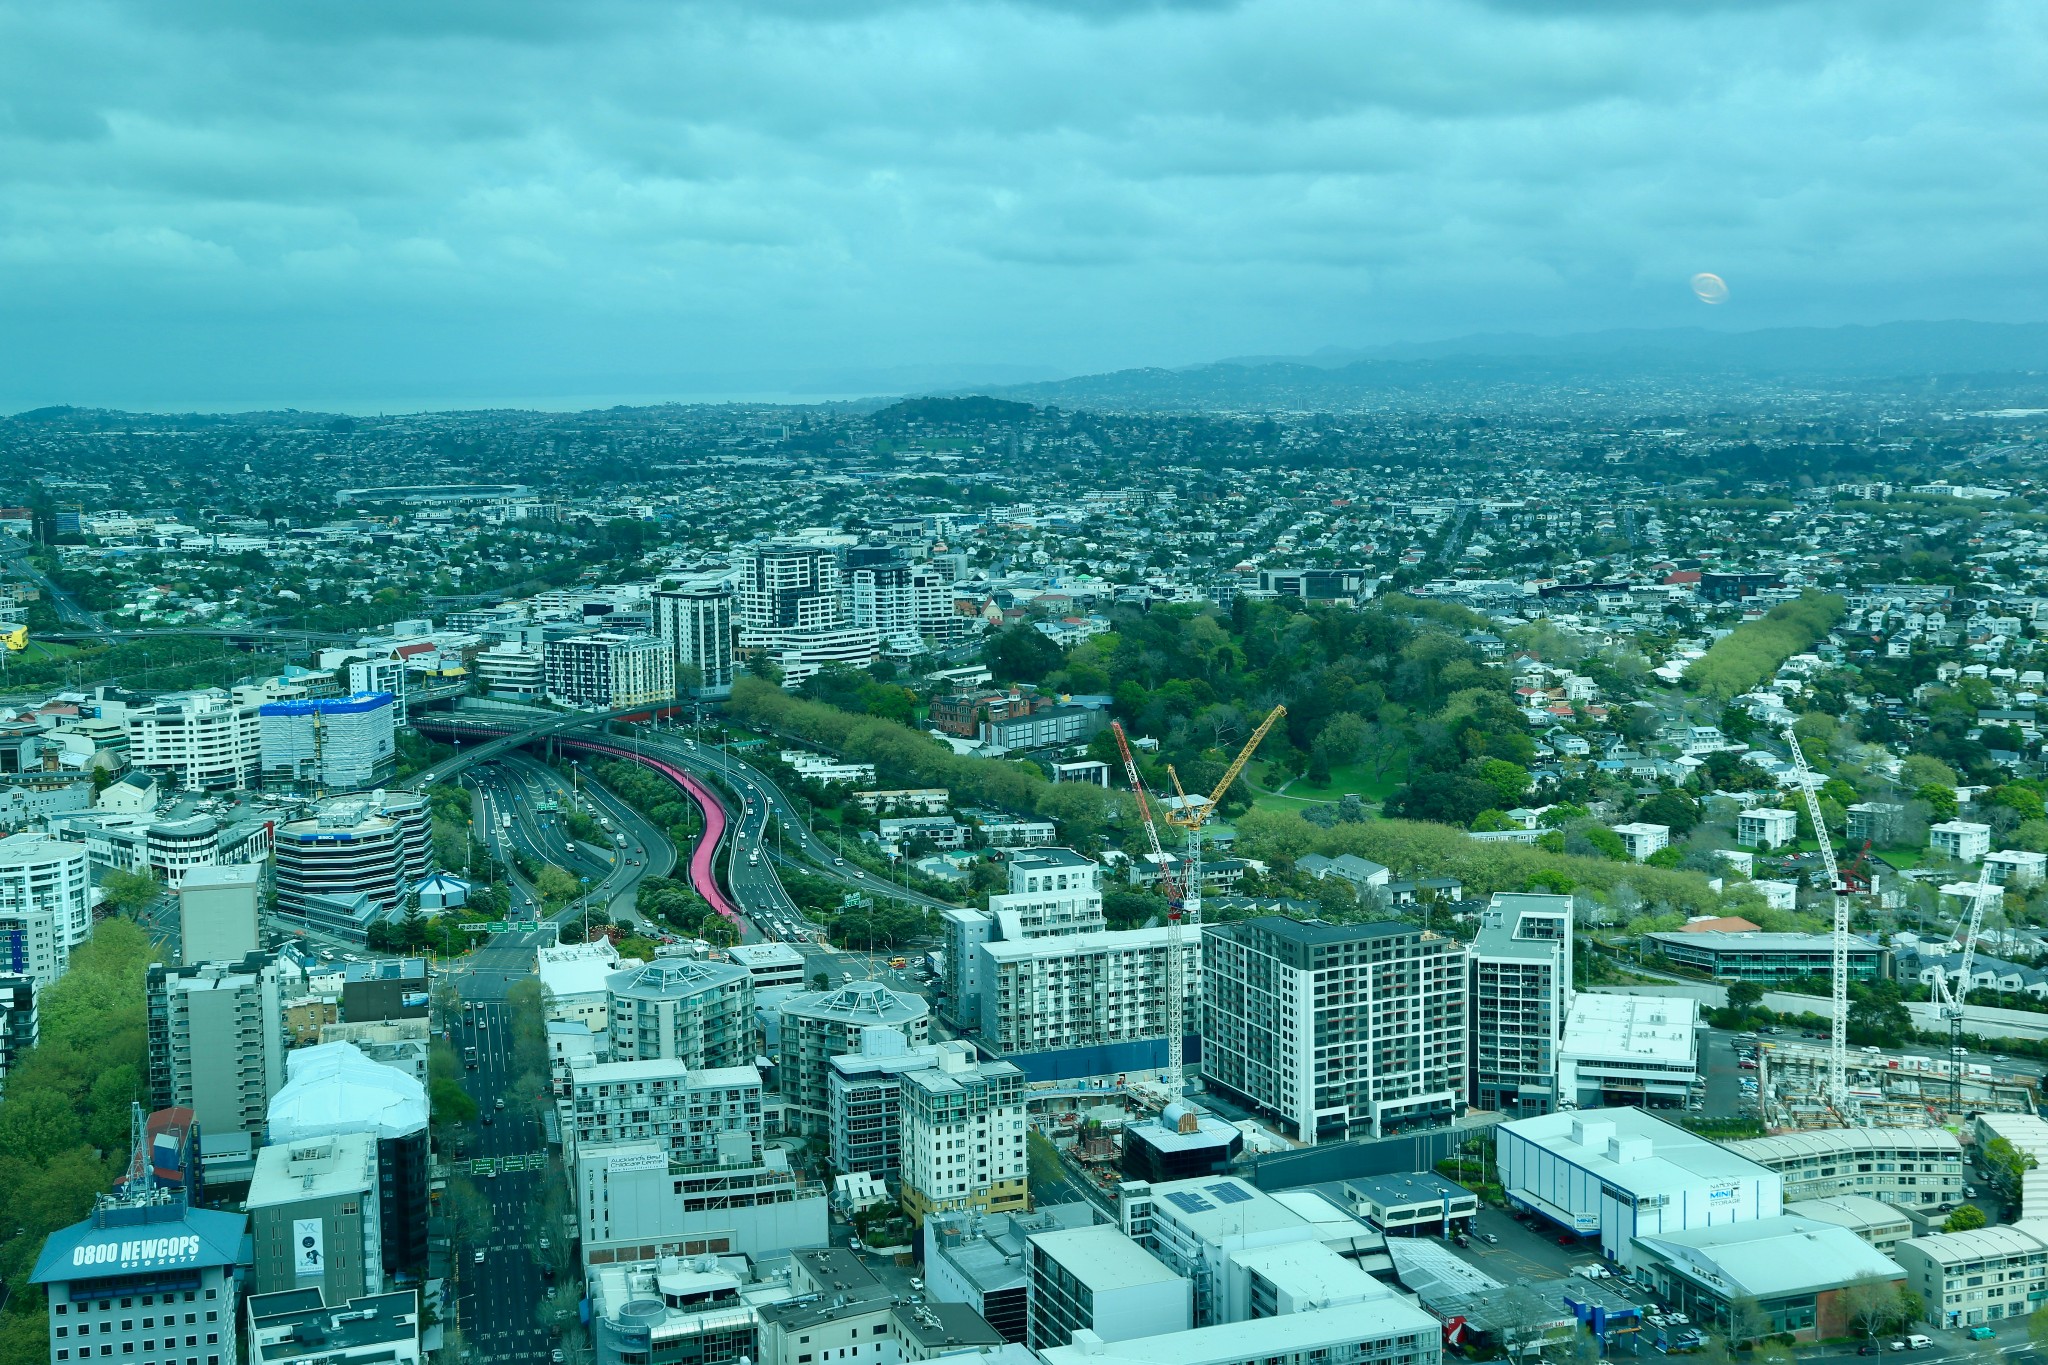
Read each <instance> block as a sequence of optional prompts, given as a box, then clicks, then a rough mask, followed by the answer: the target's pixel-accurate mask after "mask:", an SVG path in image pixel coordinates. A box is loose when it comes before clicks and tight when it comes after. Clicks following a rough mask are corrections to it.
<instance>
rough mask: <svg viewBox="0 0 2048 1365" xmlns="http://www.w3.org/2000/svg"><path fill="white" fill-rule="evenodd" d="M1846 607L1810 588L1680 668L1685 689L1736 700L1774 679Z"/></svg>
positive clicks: (1831, 626)
mask: <svg viewBox="0 0 2048 1365" xmlns="http://www.w3.org/2000/svg"><path fill="white" fill-rule="evenodd" d="M1848 610H1849V604H1848V603H1847V602H1846V601H1844V600H1843V599H1842V598H1840V597H1838V596H1836V595H1835V594H1833V593H1823V592H1816V591H1814V590H1813V589H1811V588H1809V589H1807V590H1806V591H1805V592H1803V593H1801V594H1800V595H1799V596H1798V597H1797V598H1796V599H1795V600H1793V601H1790V602H1780V603H1779V604H1778V605H1777V606H1775V607H1772V608H1771V609H1770V611H1768V612H1766V613H1765V614H1764V615H1763V616H1762V617H1761V618H1759V619H1758V620H1755V621H1750V622H1747V623H1745V624H1743V625H1740V626H1737V627H1736V628H1735V629H1734V630H1732V631H1730V632H1728V634H1726V635H1724V636H1722V637H1721V638H1720V639H1719V640H1717V641H1715V642H1714V646H1713V648H1711V649H1709V650H1708V651H1707V652H1706V653H1705V654H1703V655H1701V656H1700V657H1699V658H1697V659H1695V660H1693V661H1692V663H1691V664H1690V665H1689V666H1688V667H1687V668H1686V670H1685V681H1686V683H1687V685H1688V686H1691V687H1693V688H1695V689H1696V690H1698V691H1700V692H1703V693H1705V694H1706V695H1707V696H1709V697H1712V698H1714V699H1715V700H1717V701H1726V700H1727V699H1728V698H1730V697H1734V696H1740V695H1741V694H1742V693H1744V692H1747V691H1749V690H1750V689H1751V688H1753V687H1755V686H1756V685H1757V684H1758V683H1760V682H1763V681H1765V680H1766V679H1768V678H1770V677H1772V676H1774V675H1775V674H1776V673H1777V671H1778V667H1779V665H1781V664H1783V663H1784V662H1785V660H1787V659H1789V658H1791V657H1792V656H1793V655H1794V654H1798V653H1800V652H1802V651H1804V650H1808V649H1811V648H1813V646H1814V643H1815V642H1816V641H1819V640H1823V639H1825V638H1827V633H1828V632H1829V631H1830V630H1832V629H1834V626H1835V623H1836V622H1837V621H1839V620H1841V619H1842V617H1843V616H1844V615H1845V614H1847V612H1848Z"/></svg>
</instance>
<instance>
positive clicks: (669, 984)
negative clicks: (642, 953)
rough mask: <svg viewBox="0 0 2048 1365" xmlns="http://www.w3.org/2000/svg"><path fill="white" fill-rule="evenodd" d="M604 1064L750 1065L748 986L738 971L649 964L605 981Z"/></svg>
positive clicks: (728, 966)
mask: <svg viewBox="0 0 2048 1365" xmlns="http://www.w3.org/2000/svg"><path fill="white" fill-rule="evenodd" d="M605 998H606V1015H607V1020H608V1023H609V1026H610V1030H611V1043H612V1058H613V1060H614V1061H620V1062H651V1061H658V1060H666V1061H676V1062H681V1063H682V1064H683V1065H685V1066H687V1067H690V1068H692V1069H693V1070H694V1069H700V1068H704V1067H726V1066H746V1065H748V1064H750V1063H751V1062H752V1061H753V1060H754V1056H755V1053H754V979H753V975H752V974H751V973H750V972H748V971H747V969H746V968H745V967H740V966H735V965H734V964H733V963H730V962H700V961H698V960H697V959H695V958H683V957H663V958H656V959H655V960H654V961H653V962H650V963H648V964H647V965H646V966H644V967H629V968H627V969H626V970H625V971H622V972H614V973H613V974H612V975H611V976H610V977H608V978H607V979H606V981H605Z"/></svg>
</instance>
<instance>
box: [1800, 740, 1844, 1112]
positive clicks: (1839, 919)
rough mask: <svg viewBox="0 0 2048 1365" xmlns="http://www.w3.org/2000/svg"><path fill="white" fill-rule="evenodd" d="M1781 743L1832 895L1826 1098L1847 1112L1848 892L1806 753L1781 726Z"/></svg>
mask: <svg viewBox="0 0 2048 1365" xmlns="http://www.w3.org/2000/svg"><path fill="white" fill-rule="evenodd" d="M1785 745H1786V747H1787V748H1789V749H1791V751H1792V766H1793V769H1794V770H1795V771H1796V772H1797V774H1798V777H1799V790H1800V791H1801V792H1803V793H1805V795H1806V813H1807V814H1808V815H1810V816H1812V817H1813V834H1814V838H1815V839H1816V840H1817V841H1818V842H1819V843H1820V860H1821V865H1822V866H1823V867H1825V868H1826V869H1827V874H1828V890H1829V891H1831V892H1832V893H1833V894H1834V898H1835V932H1834V944H1833V946H1834V964H1833V965H1834V971H1833V973H1832V975H1833V977H1834V1009H1833V1011H1832V1013H1831V1015H1830V1019H1829V1023H1830V1037H1829V1042H1828V1102H1829V1103H1830V1104H1832V1105H1834V1107H1835V1112H1836V1113H1838V1114H1841V1115H1843V1116H1845V1117H1846V1116H1847V1115H1848V1112H1849V895H1848V888H1847V887H1845V886H1844V885H1843V884H1842V872H1841V869H1840V868H1838V867H1836V866H1835V846H1834V843H1833V841H1832V840H1831V838H1830V837H1829V834H1828V827H1827V822H1826V821H1824V820H1822V819H1821V816H1820V797H1819V796H1818V795H1816V794H1815V792H1814V790H1813V781H1812V773H1811V772H1810V771H1809V770H1808V768H1807V766H1806V755H1805V754H1803V753H1801V752H1800V750H1799V736H1798V735H1796V734H1794V733H1793V732H1792V727H1791V726H1789V725H1788V726H1786V727H1785Z"/></svg>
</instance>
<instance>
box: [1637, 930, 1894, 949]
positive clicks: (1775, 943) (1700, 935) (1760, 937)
mask: <svg viewBox="0 0 2048 1365" xmlns="http://www.w3.org/2000/svg"><path fill="white" fill-rule="evenodd" d="M1650 937H1651V938H1654V939H1662V940H1668V941H1670V942H1674V943H1680V944H1687V945H1692V946H1697V947H1701V948H1712V949H1716V950H1718V951H1721V952H1733V951H1735V950H1737V949H1742V948H1747V949H1750V950H1751V951H1753V952H1780V953H1791V952H1809V953H1825V952H1831V951H1833V949H1834V935H1832V934H1772V933H1765V932H1762V931H1759V932H1757V933H1754V934H1724V933H1721V932H1720V931H1718V930H1707V931H1705V932H1690V933H1688V932H1686V931H1685V930H1682V929H1675V930H1670V931H1666V932H1659V933H1654V934H1651V935H1650ZM1849 947H1850V948H1851V949H1852V950H1861V951H1864V952H1872V953H1874V952H1878V951H1880V950H1879V948H1878V946H1877V945H1876V944H1875V943H1872V942H1871V941H1870V940H1869V939H1867V938H1864V937H1862V936H1861V935H1857V934H1851V935H1850V936H1849Z"/></svg>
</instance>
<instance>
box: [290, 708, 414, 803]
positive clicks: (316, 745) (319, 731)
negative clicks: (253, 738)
mask: <svg viewBox="0 0 2048 1365" xmlns="http://www.w3.org/2000/svg"><path fill="white" fill-rule="evenodd" d="M256 717H257V724H258V736H259V745H260V749H261V753H262V762H263V781H264V783H265V784H266V785H271V786H283V787H298V788H310V789H314V790H318V791H326V792H353V791H363V790H366V789H368V788H370V787H374V786H376V785H377V784H378V783H380V782H383V781H385V780H386V779H387V778H389V777H390V776H391V774H392V773H393V772H394V771H396V769H397V766H398V741H397V719H398V699H397V698H396V697H394V696H392V695H391V694H390V693H389V692H358V693H355V694H354V695H352V696H347V697H320V698H307V699H303V700H298V701H273V702H265V703H264V704H263V705H262V706H260V707H258V708H257V712H256Z"/></svg>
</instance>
